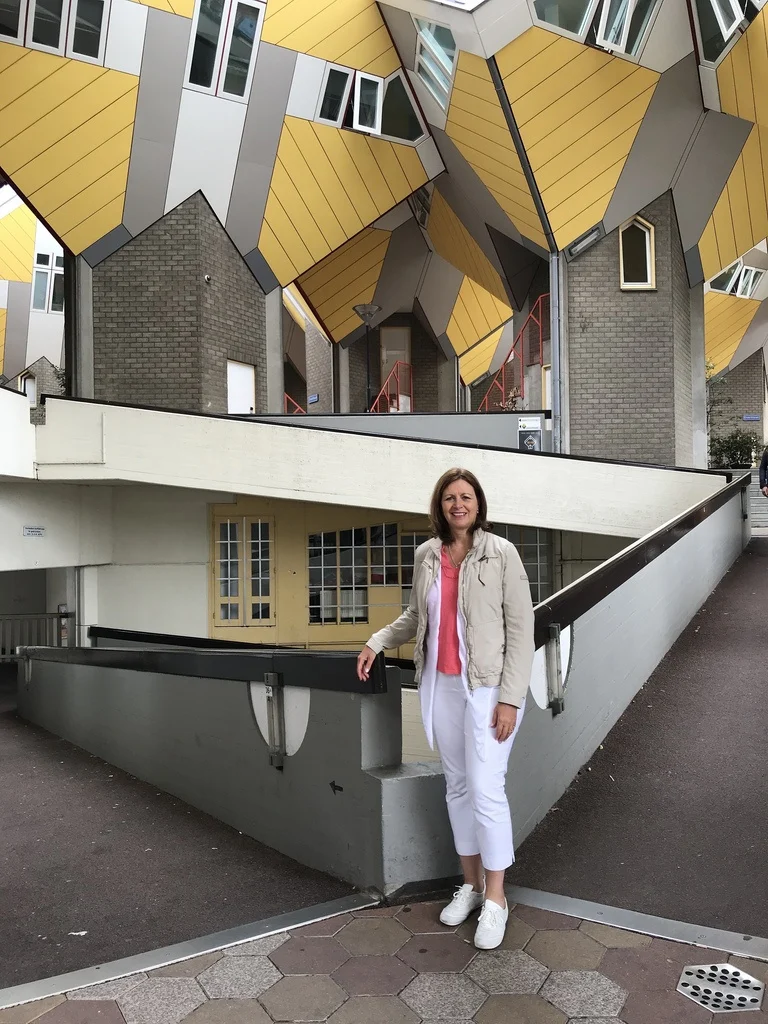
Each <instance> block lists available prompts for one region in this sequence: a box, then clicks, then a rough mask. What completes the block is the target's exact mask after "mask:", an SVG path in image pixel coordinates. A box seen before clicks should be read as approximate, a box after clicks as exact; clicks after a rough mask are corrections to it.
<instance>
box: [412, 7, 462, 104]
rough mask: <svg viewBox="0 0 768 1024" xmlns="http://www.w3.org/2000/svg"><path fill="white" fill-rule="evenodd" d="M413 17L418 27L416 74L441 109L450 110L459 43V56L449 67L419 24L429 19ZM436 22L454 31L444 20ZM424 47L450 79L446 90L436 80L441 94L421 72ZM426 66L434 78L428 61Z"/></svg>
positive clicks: (416, 27) (433, 77)
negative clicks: (443, 22) (420, 64)
mask: <svg viewBox="0 0 768 1024" xmlns="http://www.w3.org/2000/svg"><path fill="white" fill-rule="evenodd" d="M411 18H412V20H413V24H414V27H415V29H416V63H415V67H414V70H415V72H416V74H417V75H418V77H419V80H420V81H421V82H422V83H423V84H424V86H425V88H427V89H428V90H429V93H430V95H431V96H432V98H433V99H434V101H435V103H437V104H438V105H439V106H440V109H441V110H444V111H446V112H447V111H448V107H449V106H450V103H451V93H452V92H453V80H454V77H455V75H456V65H457V63H458V60H457V56H458V44H457V47H456V50H457V56H455V57H454V59H453V63H452V65H451V67H450V68H449V67H447V66H446V63H445V61H444V60H443V58H442V56H441V52H440V51H439V50H438V49H437V48H436V47H434V46H433V45H432V44H431V43H430V41H429V37H428V35H427V33H426V32H425V31H424V30H423V29H422V28H421V26H420V25H419V21H426V20H427V19H426V18H417V17H416V15H411ZM434 24H436V25H441V26H442V27H443V28H447V29H448V31H449V32H451V34H452V33H453V29H452V28H451V26H450V25H443V24H442V22H434ZM454 40H455V37H454ZM422 48H423V49H424V51H425V52H426V53H427V54H428V55H429V56H430V57H431V58H432V60H433V61H435V63H436V64H437V65H438V67H439V68H440V69H441V70H442V73H443V74H444V75H445V77H446V78H447V79H448V89H447V90H444V89H443V87H442V84H441V83H440V82H439V81H436V85H437V87H438V89H439V92H440V94H439V95H438V93H437V92H436V91H435V89H434V88H433V87H432V85H431V84H430V81H428V80H427V79H426V78H425V77H424V76H423V75H422V74H421V73H420V72H419V63H420V61H422V60H423V58H422V56H421V52H420V51H421V49H422ZM424 67H425V70H426V72H427V74H428V75H429V78H430V79H432V80H434V79H435V76H434V74H433V73H432V71H431V70H430V69H429V67H428V66H427V64H426V63H425V64H424Z"/></svg>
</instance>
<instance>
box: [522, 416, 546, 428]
mask: <svg viewBox="0 0 768 1024" xmlns="http://www.w3.org/2000/svg"><path fill="white" fill-rule="evenodd" d="M517 429H518V430H541V417H540V416H529V417H528V418H527V419H526V418H525V417H521V418H520V419H519V420H518V421H517Z"/></svg>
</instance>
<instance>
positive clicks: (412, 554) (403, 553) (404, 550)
mask: <svg viewBox="0 0 768 1024" xmlns="http://www.w3.org/2000/svg"><path fill="white" fill-rule="evenodd" d="M428 540H429V534H428V533H416V532H413V533H410V532H409V533H402V534H401V535H400V563H401V569H400V574H401V582H402V604H403V610H405V609H406V608H407V607H408V603H409V602H410V600H411V585H412V583H413V565H414V561H415V559H416V550H417V548H419V547H421V545H422V544H424V543H425V542H426V541H428Z"/></svg>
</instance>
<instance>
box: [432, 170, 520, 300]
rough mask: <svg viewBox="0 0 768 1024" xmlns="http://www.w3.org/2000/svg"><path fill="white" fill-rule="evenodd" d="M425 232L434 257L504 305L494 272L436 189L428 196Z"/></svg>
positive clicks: (501, 290)
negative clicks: (428, 207)
mask: <svg viewBox="0 0 768 1024" xmlns="http://www.w3.org/2000/svg"><path fill="white" fill-rule="evenodd" d="M427 231H428V233H429V237H430V239H431V240H432V244H433V245H434V247H435V252H436V253H437V254H438V256H442V258H443V259H444V260H447V262H448V263H452V264H453V266H454V267H456V269H457V270H460V271H461V272H462V273H463V274H465V275H466V276H467V277H470V278H472V279H473V280H474V281H476V282H477V283H478V284H480V285H482V286H483V287H484V288H485V289H486V290H487V291H489V292H490V293H491V294H492V295H495V296H496V298H497V299H499V300H500V301H501V302H503V303H506V302H507V292H506V289H505V288H504V284H503V282H502V280H501V277H500V275H499V273H498V271H497V270H496V268H495V267H494V266H493V265H492V264H491V262H490V261H489V259H488V257H487V256H486V255H485V253H484V252H483V250H482V249H481V248H480V246H479V245H478V243H477V242H476V241H475V239H474V238H473V237H472V235H470V233H469V232H468V231H467V229H466V228H465V227H464V225H463V224H462V222H461V220H460V219H459V218H458V217H457V215H456V214H455V213H454V211H453V210H452V209H451V207H450V205H449V204H448V202H447V201H446V199H445V198H444V197H443V195H442V193H441V192H440V191H439V190H438V189H435V191H434V193H433V194H432V208H431V210H430V213H429V223H428V225H427Z"/></svg>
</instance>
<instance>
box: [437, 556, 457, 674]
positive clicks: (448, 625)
mask: <svg viewBox="0 0 768 1024" xmlns="http://www.w3.org/2000/svg"><path fill="white" fill-rule="evenodd" d="M440 566H441V570H442V571H441V577H440V632H439V633H438V637H437V671H438V672H443V673H444V674H445V675H447V676H460V675H461V655H460V654H459V631H458V626H457V618H458V611H459V570H458V569H457V568H455V566H454V565H453V563H452V562H451V559H450V557H449V555H448V552H447V551H446V550H445V548H443V549H442V551H441V554H440Z"/></svg>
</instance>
